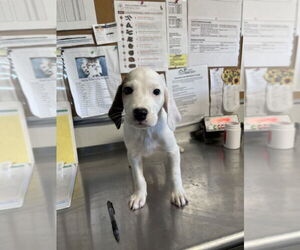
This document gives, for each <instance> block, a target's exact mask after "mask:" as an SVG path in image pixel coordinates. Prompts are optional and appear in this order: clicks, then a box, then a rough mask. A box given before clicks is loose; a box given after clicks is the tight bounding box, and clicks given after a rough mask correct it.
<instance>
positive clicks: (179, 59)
mask: <svg viewBox="0 0 300 250" xmlns="http://www.w3.org/2000/svg"><path fill="white" fill-rule="evenodd" d="M167 28H168V46H169V47H168V53H169V68H179V67H186V66H187V59H188V45H187V2H186V0H179V1H178V2H175V1H174V0H168V1H167Z"/></svg>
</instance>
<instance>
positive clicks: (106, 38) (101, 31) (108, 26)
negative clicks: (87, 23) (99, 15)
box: [93, 22, 119, 45]
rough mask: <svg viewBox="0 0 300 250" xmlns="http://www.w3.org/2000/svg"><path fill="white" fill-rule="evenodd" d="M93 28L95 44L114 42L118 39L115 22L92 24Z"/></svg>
mask: <svg viewBox="0 0 300 250" xmlns="http://www.w3.org/2000/svg"><path fill="white" fill-rule="evenodd" d="M93 30H94V34H95V38H96V43H97V45H101V44H108V43H115V42H118V41H119V38H118V32H117V24H116V23H115V22H114V23H104V24H94V25H93Z"/></svg>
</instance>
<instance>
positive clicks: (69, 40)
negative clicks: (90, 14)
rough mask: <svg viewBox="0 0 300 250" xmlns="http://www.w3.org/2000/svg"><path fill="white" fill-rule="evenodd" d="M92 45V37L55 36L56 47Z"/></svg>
mask: <svg viewBox="0 0 300 250" xmlns="http://www.w3.org/2000/svg"><path fill="white" fill-rule="evenodd" d="M87 44H94V38H93V36H92V35H69V36H57V47H58V48H63V47H64V48H65V47H74V46H80V45H87Z"/></svg>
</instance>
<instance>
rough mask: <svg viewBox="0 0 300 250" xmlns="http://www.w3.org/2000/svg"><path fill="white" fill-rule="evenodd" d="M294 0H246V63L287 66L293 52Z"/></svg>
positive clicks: (261, 65) (262, 65) (244, 18)
mask: <svg viewBox="0 0 300 250" xmlns="http://www.w3.org/2000/svg"><path fill="white" fill-rule="evenodd" d="M296 4H297V0H282V1H278V0H261V1H256V0H245V1H244V7H243V10H244V11H243V34H244V41H243V44H244V48H243V60H244V66H245V67H275V66H281V67H284V66H289V65H290V64H291V57H292V53H293V41H294V28H295V23H296V9H297V8H296Z"/></svg>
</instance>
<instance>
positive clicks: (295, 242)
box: [244, 129, 300, 250]
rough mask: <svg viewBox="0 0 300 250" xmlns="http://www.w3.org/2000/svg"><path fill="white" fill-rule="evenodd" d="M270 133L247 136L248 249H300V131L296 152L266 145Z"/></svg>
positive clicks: (246, 202)
mask: <svg viewBox="0 0 300 250" xmlns="http://www.w3.org/2000/svg"><path fill="white" fill-rule="evenodd" d="M267 137H268V134H267V132H265V133H262V132H261V133H246V134H245V136H244V143H245V144H244V152H245V153H244V155H245V220H244V221H245V249H249V250H251V249H272V250H273V249H280V250H299V249H300V188H299V186H300V131H299V129H298V131H297V133H296V146H295V148H293V149H287V150H278V149H271V148H268V147H267V146H266V143H267Z"/></svg>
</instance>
